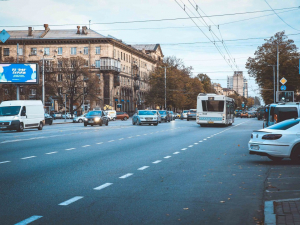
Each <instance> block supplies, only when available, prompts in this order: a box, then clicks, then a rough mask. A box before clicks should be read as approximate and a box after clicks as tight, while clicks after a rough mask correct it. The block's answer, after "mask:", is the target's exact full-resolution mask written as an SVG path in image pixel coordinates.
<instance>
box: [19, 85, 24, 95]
mask: <svg viewBox="0 0 300 225" xmlns="http://www.w3.org/2000/svg"><path fill="white" fill-rule="evenodd" d="M20 95H24V88H23V87H22V86H20Z"/></svg>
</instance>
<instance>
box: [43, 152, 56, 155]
mask: <svg viewBox="0 0 300 225" xmlns="http://www.w3.org/2000/svg"><path fill="white" fill-rule="evenodd" d="M55 153H57V152H48V153H45V154H47V155H51V154H55Z"/></svg>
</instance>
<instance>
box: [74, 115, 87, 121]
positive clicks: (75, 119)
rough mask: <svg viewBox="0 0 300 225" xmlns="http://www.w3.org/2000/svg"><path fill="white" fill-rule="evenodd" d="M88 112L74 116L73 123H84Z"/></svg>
mask: <svg viewBox="0 0 300 225" xmlns="http://www.w3.org/2000/svg"><path fill="white" fill-rule="evenodd" d="M86 114H87V113H85V114H83V115H81V116H78V117H74V118H73V123H82V122H83V121H84V119H85V116H86Z"/></svg>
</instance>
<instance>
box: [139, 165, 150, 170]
mask: <svg viewBox="0 0 300 225" xmlns="http://www.w3.org/2000/svg"><path fill="white" fill-rule="evenodd" d="M148 167H149V166H143V167H141V168H138V169H137V170H144V169H147V168H148Z"/></svg>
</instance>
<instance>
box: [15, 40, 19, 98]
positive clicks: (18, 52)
mask: <svg viewBox="0 0 300 225" xmlns="http://www.w3.org/2000/svg"><path fill="white" fill-rule="evenodd" d="M17 63H19V43H17ZM16 86H17V100H20V85H19V84H17V85H16Z"/></svg>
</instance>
